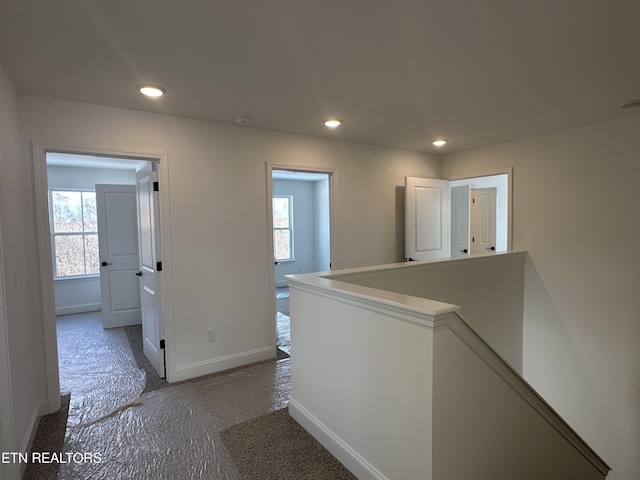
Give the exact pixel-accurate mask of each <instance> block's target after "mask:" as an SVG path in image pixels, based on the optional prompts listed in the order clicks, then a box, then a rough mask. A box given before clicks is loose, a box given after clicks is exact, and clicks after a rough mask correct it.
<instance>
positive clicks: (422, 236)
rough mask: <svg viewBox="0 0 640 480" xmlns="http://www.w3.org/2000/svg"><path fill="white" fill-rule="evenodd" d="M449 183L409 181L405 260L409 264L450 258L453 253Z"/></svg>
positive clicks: (406, 197) (406, 181) (406, 203)
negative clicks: (409, 262)
mask: <svg viewBox="0 0 640 480" xmlns="http://www.w3.org/2000/svg"><path fill="white" fill-rule="evenodd" d="M450 230H451V213H450V187H449V182H447V181H444V180H435V179H431V178H414V177H407V178H406V179H405V257H406V259H407V260H430V259H436V258H447V257H449V256H450V254H451V253H450V252H451V239H450V235H451V233H450Z"/></svg>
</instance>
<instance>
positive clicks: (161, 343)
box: [160, 338, 164, 350]
mask: <svg viewBox="0 0 640 480" xmlns="http://www.w3.org/2000/svg"><path fill="white" fill-rule="evenodd" d="M160 349H161V350H164V338H163V339H162V340H160Z"/></svg>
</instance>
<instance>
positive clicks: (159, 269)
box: [156, 262, 162, 272]
mask: <svg viewBox="0 0 640 480" xmlns="http://www.w3.org/2000/svg"><path fill="white" fill-rule="evenodd" d="M161 271H162V262H156V272H161Z"/></svg>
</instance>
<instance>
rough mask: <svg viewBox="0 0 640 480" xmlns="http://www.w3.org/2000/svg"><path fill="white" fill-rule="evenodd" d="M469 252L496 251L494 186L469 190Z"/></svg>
mask: <svg viewBox="0 0 640 480" xmlns="http://www.w3.org/2000/svg"><path fill="white" fill-rule="evenodd" d="M471 197H472V203H471V208H472V215H471V237H472V238H471V239H472V242H471V253H474V254H490V253H495V251H496V197H497V189H496V188H477V189H474V190H471Z"/></svg>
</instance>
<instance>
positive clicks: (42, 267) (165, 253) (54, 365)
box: [31, 140, 175, 413]
mask: <svg viewBox="0 0 640 480" xmlns="http://www.w3.org/2000/svg"><path fill="white" fill-rule="evenodd" d="M47 153H68V154H77V155H91V156H96V157H115V158H122V159H131V160H138V161H140V160H142V161H151V162H157V163H158V179H159V182H160V184H161V185H162V188H160V192H159V193H160V205H159V208H160V218H161V222H160V223H161V225H160V227H159V228H160V232H161V235H162V232H163V231H164V232H170V231H171V221H170V216H169V208H168V206H169V182H168V179H169V166H168V161H167V154H166V153H158V152H150V151H134V150H124V149H114V148H105V147H92V146H86V145H75V144H60V143H55V142H49V141H43V140H32V141H31V159H32V168H33V174H34V206H35V213H36V241H37V247H38V255H37V259H36V262H37V264H36V268H37V270H38V273H39V276H40V293H41V309H42V323H43V336H44V354H45V364H46V381H47V405H46V412H45V413H52V412H55V411H57V410H59V409H60V379H59V365H58V339H57V333H56V313H55V297H54V288H53V286H54V282H53V256H52V251H51V231H50V224H49V193H48V191H49V185H48V180H47ZM163 206H164V208H163ZM170 239H171V238H170V235H162V240H163V241H162V261H163V264H164V266H165V270H168V271H169V272H171V265H172V264H171V255H170V252H171V245H170V243H169V242H170ZM172 291H173V289H172V285H171V275H170V274H167V273H165V274H164V275H163V301H162V304H163V310H164V319H165V342H166V343H165V345H166V351H165V354H166V358H167V370H168V372H173V371H174V370H175V368H172V367H174V366H175V363H174V362H175V359H174V355H173V341H174V335H173V332H174V325H173V318H174V316H173V315H172V314H170V312H173V308H172V307H173V306H172V304H171V298H172V294H171V293H172ZM167 380H168V381H171V379H170V377H169V375H168V373H167Z"/></svg>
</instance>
